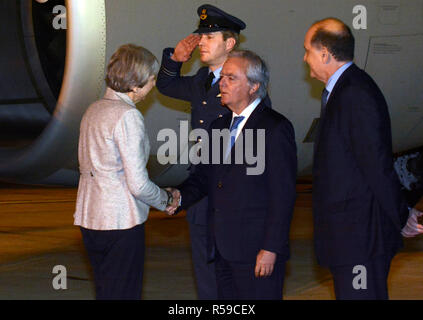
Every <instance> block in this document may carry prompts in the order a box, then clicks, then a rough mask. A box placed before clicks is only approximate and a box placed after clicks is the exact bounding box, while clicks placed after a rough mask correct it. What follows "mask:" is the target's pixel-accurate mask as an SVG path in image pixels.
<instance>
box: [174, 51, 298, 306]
mask: <svg viewBox="0 0 423 320" xmlns="http://www.w3.org/2000/svg"><path fill="white" fill-rule="evenodd" d="M268 79H269V75H268V71H267V68H266V65H265V64H264V62H263V61H262V60H261V59H260V58H259V57H258V56H257V55H255V54H254V53H252V52H250V51H235V52H233V53H231V54H230V55H229V58H228V59H227V61H226V62H225V64H224V66H223V69H222V72H221V81H220V83H219V86H220V92H221V94H222V103H223V104H225V105H226V106H227V107H228V108H229V109H230V110H231V111H232V112H231V113H229V114H226V115H224V116H223V117H222V118H218V119H217V120H215V121H214V122H213V123H212V125H211V127H210V129H209V136H210V137H213V136H216V135H214V134H213V132H214V133H216V131H217V132H224V130H228V129H230V138H228V139H226V140H225V139H223V140H224V142H223V143H220V141H212V139H210V141H212V142H211V143H210V146H209V154H210V158H213V161H210V164H204V163H203V164H199V165H197V168H196V171H195V173H194V174H191V175H190V177H189V178H188V179H187V180H186V181H185V182H184V183H183V184H182V185H181V186H180V188H179V189H180V192H181V199H182V203H181V207H182V208H188V207H189V206H191V205H192V204H194V203H196V202H197V201H199V200H200V199H201V198H203V197H204V196H208V198H209V206H208V214H207V225H208V228H207V257H208V260H209V261H212V260H214V261H215V264H216V278H217V284H218V298H219V299H281V298H282V291H283V280H284V273H285V263H286V260H287V259H288V258H289V243H288V239H289V228H290V223H291V219H292V213H293V208H294V202H295V183H296V168H297V161H296V160H297V158H296V145H295V139H294V130H293V127H292V125H291V123H290V122H289V121H288V120H287V119H286V118H285V117H284V116H283V115H281V114H279V113H278V112H276V111H273V110H272V109H270V108H267V107H266V105H265V104H264V103H263V102H262V100H263V99H264V98H265V96H266V94H267V93H266V92H267V84H268ZM249 133H250V134H249ZM216 142H219V147H216ZM213 144H214V146H213V147H212V145H213ZM239 150H241V152H239ZM216 153H217V154H218V156H217V155H216ZM248 153H250V154H254V155H256V156H257V162H262V163H256V167H255V169H258V168H259V169H258V170H256V171H254V170H253V171H249V169H253V168H252V164H251V161H248V159H247V154H248ZM239 155H241V157H239ZM240 159H241V160H242V161H240ZM217 160H219V161H217ZM260 168H261V170H260Z"/></svg>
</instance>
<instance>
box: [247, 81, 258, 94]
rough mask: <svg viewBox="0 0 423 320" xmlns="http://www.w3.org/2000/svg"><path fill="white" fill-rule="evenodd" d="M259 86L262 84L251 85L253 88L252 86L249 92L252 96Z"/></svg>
mask: <svg viewBox="0 0 423 320" xmlns="http://www.w3.org/2000/svg"><path fill="white" fill-rule="evenodd" d="M259 88H260V84H259V83H255V84H253V85H252V86H251V88H250V92H249V93H250V95H251V96H252V95H254V94H256V93H257V91H258V89H259Z"/></svg>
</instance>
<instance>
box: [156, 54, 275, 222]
mask: <svg viewBox="0 0 423 320" xmlns="http://www.w3.org/2000/svg"><path fill="white" fill-rule="evenodd" d="M173 51H174V49H173V48H166V49H164V50H163V57H162V64H161V67H160V71H159V74H158V76H157V82H156V86H157V89H158V90H159V91H160V93H162V94H164V95H166V96H169V97H172V98H176V99H181V100H184V101H189V102H190V103H191V128H192V129H204V130H208V129H209V127H210V124H211V123H212V122H213V121H214V120H215V119H217V118H221V117H223V116H224V115H226V114H232V112H231V111H230V110H229V109H228V108H227V107H225V106H222V104H221V102H220V90H219V83H218V82H217V83H215V84H214V85H213V86H212V87H211V88H210V90H209V91H208V92H206V89H205V87H204V85H205V83H206V79H207V77H208V74H209V68H208V67H202V68H200V69H199V70H198V71H197V73H196V74H195V75H193V76H184V77H181V75H180V72H181V67H182V63H180V62H176V61H173V60H172V59H171V58H170V57H171V55H172V54H173ZM264 101H265V103H266V105H267V106H269V107H271V102H270V99H269V97H266V99H265V100H264ZM194 171H195V166H191V167H190V172H191V173H193V172H194ZM206 210H207V199H204V200H203V201H202V202H201V203H199V204H197V205H196V206H192V207H191V208H189V210H188V212H187V219H188V221H190V222H191V223H193V224H198V225H206V222H207V221H206V219H207V217H206Z"/></svg>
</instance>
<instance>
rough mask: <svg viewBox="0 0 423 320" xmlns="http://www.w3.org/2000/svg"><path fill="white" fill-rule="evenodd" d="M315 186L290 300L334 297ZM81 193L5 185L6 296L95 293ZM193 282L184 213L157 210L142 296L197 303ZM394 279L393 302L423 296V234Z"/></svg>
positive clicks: (291, 271)
mask: <svg viewBox="0 0 423 320" xmlns="http://www.w3.org/2000/svg"><path fill="white" fill-rule="evenodd" d="M311 187H312V185H311V184H308V183H301V184H298V185H297V191H298V198H297V201H296V206H295V212H294V217H293V221H292V225H291V233H290V239H291V259H290V260H289V262H288V265H287V273H286V278H285V288H284V299H286V300H333V299H334V294H333V283H332V280H331V276H330V273H329V271H328V270H327V269H325V268H322V267H320V266H319V265H318V264H317V262H316V259H315V256H314V250H313V240H312V238H313V225H312V210H311ZM76 192H77V189H76V188H58V187H42V186H19V185H10V184H1V185H0V299H1V300H93V299H94V298H95V292H94V283H93V277H92V271H91V268H90V264H89V262H88V258H87V255H86V252H85V249H84V247H83V244H82V239H81V234H80V231H79V228H78V227H76V226H74V225H73V213H74V208H75V199H76ZM57 266H59V267H57ZM57 268H59V269H57ZM194 281H195V280H194V277H193V269H192V264H191V253H190V243H189V234H188V225H187V221H186V219H185V214H184V213H183V212H182V213H181V214H179V215H177V216H174V217H169V216H167V215H166V214H164V213H162V212H159V211H155V210H151V212H150V216H149V219H148V221H147V222H146V257H145V273H144V285H143V294H142V296H143V300H195V299H196V292H195V283H194ZM388 284H389V294H390V298H391V299H393V300H422V299H423V236H420V237H416V238H411V239H405V247H404V248H403V250H402V251H401V252H400V253H399V254H397V255H396V257H395V258H394V260H393V262H392V266H391V272H390V276H389V281H388Z"/></svg>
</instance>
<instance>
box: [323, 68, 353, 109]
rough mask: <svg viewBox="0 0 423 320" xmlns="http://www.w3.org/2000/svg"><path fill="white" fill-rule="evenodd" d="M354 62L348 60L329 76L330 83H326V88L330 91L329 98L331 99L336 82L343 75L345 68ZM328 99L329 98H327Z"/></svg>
mask: <svg viewBox="0 0 423 320" xmlns="http://www.w3.org/2000/svg"><path fill="white" fill-rule="evenodd" d="M352 64H353V62H352V61H350V62H347V63H346V64H344V65H343V66H342V67H341V68H339V69H338V70H336V72H335V73H334V74H333V75H332V77H330V78H329V81H328V83H327V84H326V90H327V91H328V92H329V94H328V97H327V99H329V97H330V95H331V93H332V90H333V88H334V87H335V84H336V83H337V82H338V79H339V78H340V77H341V76H342V74H343V73H344V71H345V70H347V69H348V68H349V67H350V66H351V65H352ZM326 101H327V100H326Z"/></svg>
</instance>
